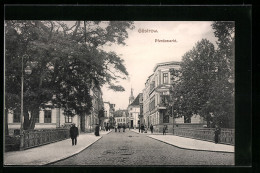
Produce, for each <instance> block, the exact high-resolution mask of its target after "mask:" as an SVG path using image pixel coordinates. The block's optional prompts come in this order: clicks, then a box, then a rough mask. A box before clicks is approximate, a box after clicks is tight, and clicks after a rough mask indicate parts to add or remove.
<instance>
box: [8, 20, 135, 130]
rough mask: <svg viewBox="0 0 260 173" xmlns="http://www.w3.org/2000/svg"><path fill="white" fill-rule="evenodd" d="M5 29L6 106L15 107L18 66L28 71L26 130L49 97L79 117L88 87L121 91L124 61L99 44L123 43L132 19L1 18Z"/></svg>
mask: <svg viewBox="0 0 260 173" xmlns="http://www.w3.org/2000/svg"><path fill="white" fill-rule="evenodd" d="M5 27H6V30H5V31H6V33H5V34H6V37H5V38H6V39H5V41H6V49H5V52H6V53H5V60H6V61H5V108H6V110H12V109H15V108H17V107H19V106H20V105H19V104H20V95H21V90H20V88H21V71H22V70H21V67H22V65H21V64H22V63H23V66H24V67H26V66H30V67H31V69H32V73H31V74H30V75H25V77H24V118H25V121H24V128H25V129H33V128H34V126H35V120H36V117H38V116H39V110H40V108H43V107H45V106H46V105H48V104H47V103H49V102H50V101H52V102H53V103H54V104H55V105H56V106H59V107H61V108H64V109H65V110H66V112H67V113H68V114H71V115H74V114H75V113H76V114H79V115H83V114H84V113H87V112H88V111H89V110H90V108H91V106H92V104H91V99H92V98H91V96H90V93H89V89H90V88H93V87H95V88H99V89H100V87H101V86H102V85H104V84H105V83H108V84H109V85H108V86H109V88H111V89H113V90H115V91H124V88H123V87H122V86H120V85H116V84H115V83H116V81H117V79H118V78H122V79H125V77H126V76H127V75H128V73H127V70H126V68H125V66H124V61H123V59H121V58H120V57H119V56H118V55H117V54H116V53H114V52H105V51H103V50H102V46H104V45H108V44H123V45H124V44H125V42H124V41H125V39H126V38H127V37H128V33H127V29H132V28H133V23H132V22H119V21H113V22H100V21H76V22H74V23H72V22H70V23H68V22H57V21H6V23H5ZM22 57H23V62H22ZM54 95H55V97H53V96H54Z"/></svg>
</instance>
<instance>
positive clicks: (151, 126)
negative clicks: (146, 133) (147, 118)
mask: <svg viewBox="0 0 260 173" xmlns="http://www.w3.org/2000/svg"><path fill="white" fill-rule="evenodd" d="M150 130H151V133H153V125H152V124H151V125H150Z"/></svg>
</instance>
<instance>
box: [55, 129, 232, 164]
mask: <svg viewBox="0 0 260 173" xmlns="http://www.w3.org/2000/svg"><path fill="white" fill-rule="evenodd" d="M152 136H157V137H159V136H162V135H152ZM166 136H167V137H170V135H166ZM164 137H165V136H162V138H161V140H165V139H166V138H165V139H164ZM185 139H188V138H185ZM204 142H205V141H204ZM217 145H218V144H217ZM50 165H52V166H61V165H89V166H149V165H150V166H156V165H157V166H159V165H161V166H163V165H164V166H165V165H167V166H173V165H234V153H227V152H212V151H197V150H190V149H188V150H187V149H183V148H179V147H176V146H173V145H169V144H167V143H165V142H161V141H158V140H155V139H153V138H151V136H150V137H149V136H147V133H146V134H144V133H141V134H139V133H138V132H136V131H134V132H133V131H131V130H128V129H127V130H126V132H122V131H121V132H120V133H119V132H114V131H112V132H111V133H109V134H108V135H104V136H103V137H102V138H101V139H100V140H98V141H96V142H95V143H94V144H93V145H91V146H89V147H88V148H86V149H85V150H83V151H82V152H80V153H79V154H76V155H74V156H72V157H69V158H68V159H64V160H62V161H58V162H55V163H53V164H50Z"/></svg>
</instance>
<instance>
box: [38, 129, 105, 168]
mask: <svg viewBox="0 0 260 173" xmlns="http://www.w3.org/2000/svg"><path fill="white" fill-rule="evenodd" d="M107 134H108V133H107ZM102 137H103V136H100V138H98V139H97V140H96V141H94V142H92V143H91V144H90V145H88V146H86V147H84V148H82V149H80V150H79V151H76V152H74V153H73V154H70V155H67V156H63V157H62V158H60V159H58V160H57V159H55V160H52V161H49V162H47V163H43V164H41V165H45V166H46V165H49V164H53V163H56V162H59V161H62V160H65V159H68V158H70V157H73V156H75V155H77V154H79V153H80V152H82V151H83V150H85V149H87V148H88V147H90V146H91V145H93V144H94V143H95V142H97V141H98V140H100V139H101V138H102Z"/></svg>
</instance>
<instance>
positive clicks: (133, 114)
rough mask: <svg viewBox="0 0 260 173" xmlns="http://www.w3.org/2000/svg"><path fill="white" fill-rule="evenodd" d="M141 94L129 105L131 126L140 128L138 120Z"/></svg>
mask: <svg viewBox="0 0 260 173" xmlns="http://www.w3.org/2000/svg"><path fill="white" fill-rule="evenodd" d="M139 97H140V94H139V95H138V96H137V97H136V98H135V99H134V101H133V102H132V103H131V104H129V105H128V108H127V110H128V113H129V126H130V127H131V128H138V121H139V115H140V104H139Z"/></svg>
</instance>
